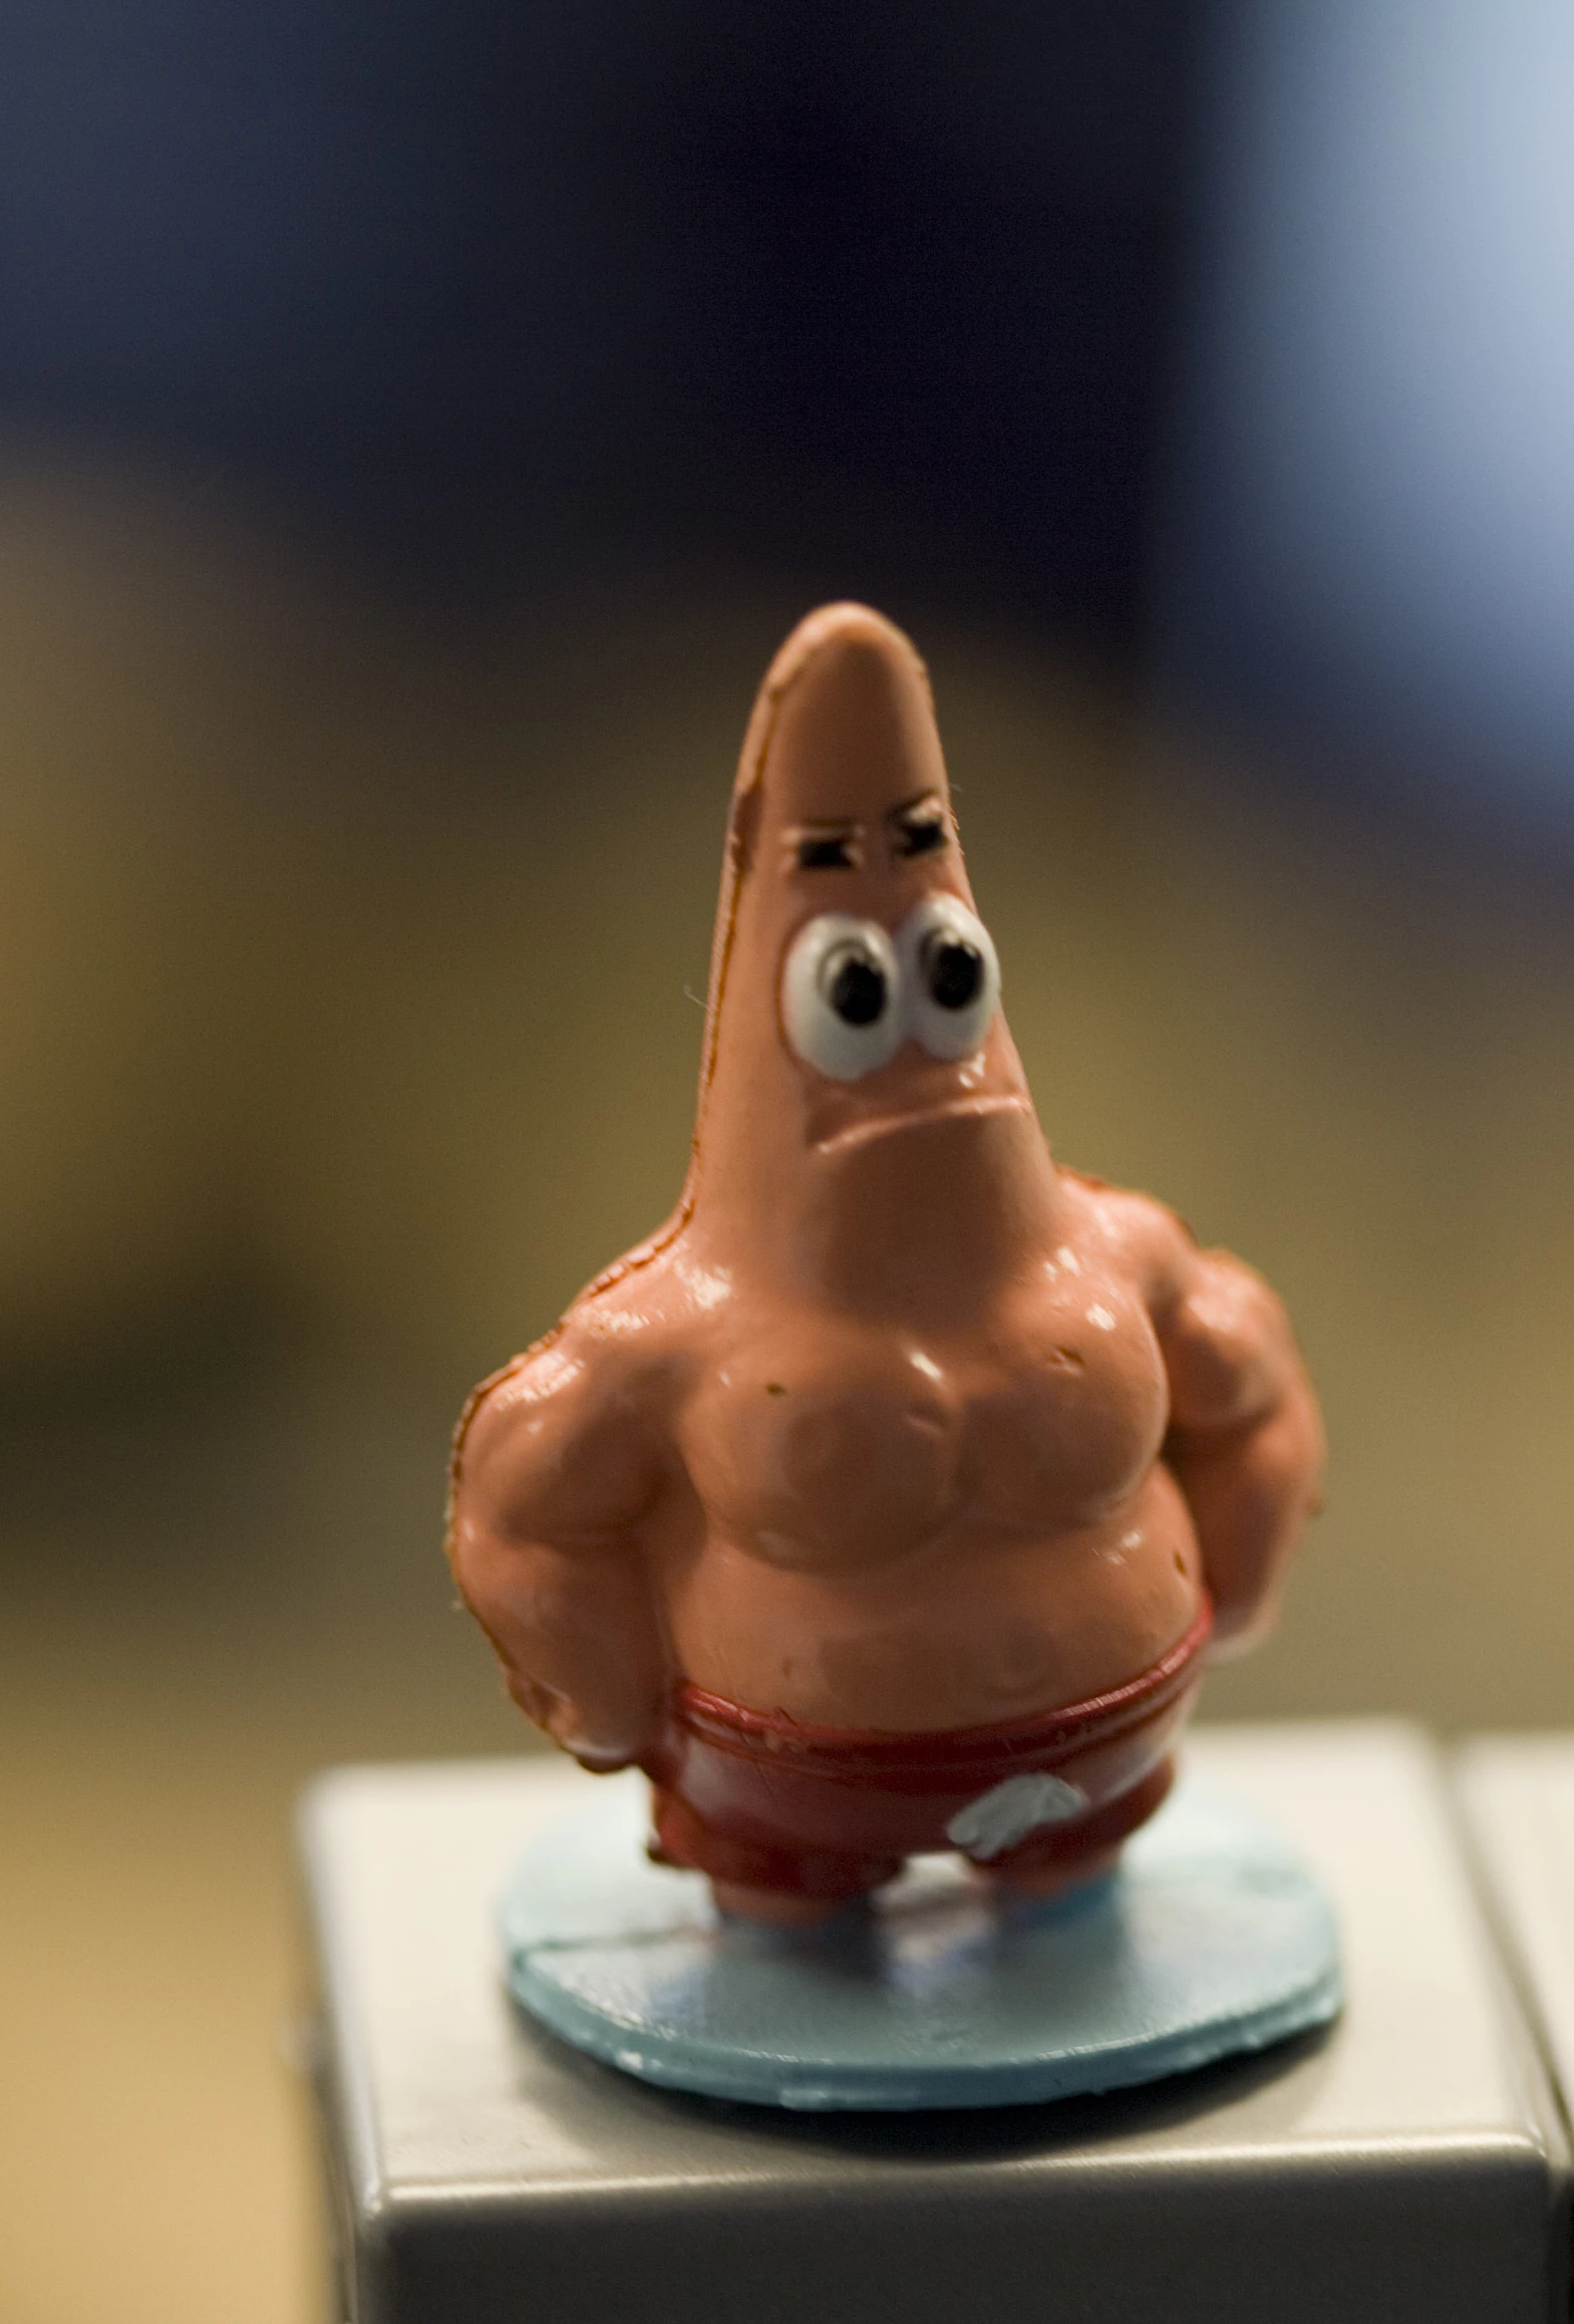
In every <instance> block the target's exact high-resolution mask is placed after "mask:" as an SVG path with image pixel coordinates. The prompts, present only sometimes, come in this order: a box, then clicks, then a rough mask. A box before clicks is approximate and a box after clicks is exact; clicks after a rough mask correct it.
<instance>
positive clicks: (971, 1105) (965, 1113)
mask: <svg viewBox="0 0 1574 2324" xmlns="http://www.w3.org/2000/svg"><path fill="white" fill-rule="evenodd" d="M1032 1111H1033V1103H1032V1100H1031V1099H1030V1098H1029V1097H1027V1096H1025V1095H1024V1094H1023V1093H1022V1092H1020V1091H1018V1090H1008V1091H1005V1092H998V1093H996V1094H993V1095H989V1096H974V1097H949V1098H940V1099H938V1100H937V1099H933V1098H931V1099H930V1101H929V1102H928V1104H926V1105H913V1106H906V1107H900V1108H898V1109H897V1110H896V1111H895V1112H893V1113H871V1114H866V1115H865V1116H864V1117H863V1118H862V1120H861V1121H855V1122H849V1123H848V1124H847V1126H846V1128H845V1129H840V1130H833V1131H832V1132H831V1134H830V1136H829V1137H828V1138H816V1139H815V1140H814V1141H813V1151H814V1152H815V1153H816V1154H826V1155H831V1154H845V1153H848V1152H849V1151H850V1150H851V1149H852V1148H854V1147H856V1146H867V1145H869V1144H871V1143H872V1142H873V1140H874V1139H876V1138H884V1137H888V1136H890V1135H891V1134H892V1133H893V1132H895V1131H897V1130H916V1129H922V1128H924V1127H925V1126H926V1125H927V1124H929V1123H931V1122H939V1121H955V1120H958V1119H965V1120H972V1119H982V1118H983V1117H984V1116H986V1115H988V1114H996V1113H1026V1114H1031V1113H1032Z"/></svg>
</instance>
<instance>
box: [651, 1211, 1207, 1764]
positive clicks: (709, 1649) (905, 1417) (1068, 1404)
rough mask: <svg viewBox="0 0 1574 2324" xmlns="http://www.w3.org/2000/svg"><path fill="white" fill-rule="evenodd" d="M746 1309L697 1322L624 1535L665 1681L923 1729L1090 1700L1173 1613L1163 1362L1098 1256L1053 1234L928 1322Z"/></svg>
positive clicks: (1179, 1524) (1125, 1671) (1137, 1311)
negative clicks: (643, 1568)
mask: <svg viewBox="0 0 1574 2324" xmlns="http://www.w3.org/2000/svg"><path fill="white" fill-rule="evenodd" d="M738 1305H740V1306H742V1305H744V1303H741V1302H740V1303H738ZM747 1317H748V1319H747V1325H742V1324H739V1323H735V1322H734V1321H733V1320H732V1318H731V1316H730V1314H729V1312H728V1311H727V1310H726V1309H725V1308H724V1309H723V1310H722V1311H720V1312H718V1313H717V1314H716V1315H715V1317H714V1320H712V1321H711V1322H710V1324H709V1327H708V1328H707V1329H706V1331H705V1332H704V1333H703V1334H702V1335H701V1340H700V1344H699V1345H698V1346H697V1347H696V1349H695V1351H694V1361H693V1364H692V1368H691V1369H690V1370H689V1376H688V1383H687V1387H686V1392H685V1393H684V1395H683V1397H682V1399H681V1403H680V1406H679V1409H678V1411H677V1413H676V1415H675V1450H676V1453H677V1455H678V1464H679V1467H680V1470H681V1476H682V1480H683V1483H682V1486H681V1488H680V1489H679V1490H678V1491H677V1492H676V1493H675V1494H673V1495H672V1496H670V1497H669V1499H668V1501H667V1503H666V1505H665V1506H664V1507H663V1508H661V1509H658V1510H657V1511H656V1512H655V1513H653V1516H652V1520H651V1522H650V1523H649V1525H648V1527H647V1529H646V1555H647V1557H648V1558H649V1560H650V1563H651V1571H652V1578H653V1581H654V1583H655V1585H656V1590H657V1593H658V1597H659V1599H660V1602H661V1607H662V1610H663V1613H664V1616H665V1621H666V1625H667V1630H668V1635H669V1638H670V1641H671V1647H672V1651H673V1654H674V1658H675V1660H676V1662H677V1664H678V1666H679V1670H680V1674H681V1675H682V1676H684V1677H686V1678H688V1679H690V1680H692V1681H693V1682H694V1683H696V1684H698V1685H700V1686H703V1687H706V1688H707V1689H709V1690H710V1691H712V1692H714V1693H717V1694H721V1695H725V1696H726V1697H728V1698H729V1699H731V1700H733V1701H737V1702H742V1703H745V1704H748V1705H750V1706H752V1707H754V1708H757V1709H768V1710H782V1711H786V1712H787V1713H788V1714H789V1715H791V1716H793V1717H797V1718H801V1719H804V1720H810V1721H813V1722H816V1723H820V1724H828V1725H836V1726H843V1727H864V1728H887V1729H896V1730H901V1731H917V1732H922V1731H925V1730H929V1731H933V1730H936V1729H944V1728H949V1727H959V1726H969V1725H974V1724H993V1723H996V1722H999V1721H1002V1720H1008V1719H1011V1718H1015V1717H1019V1716H1022V1717H1026V1716H1030V1715H1032V1714H1033V1713H1035V1712H1038V1711H1043V1710H1048V1709H1052V1708H1054V1707H1056V1706H1058V1705H1060V1704H1063V1703H1067V1702H1072V1701H1080V1700H1082V1699H1085V1698H1086V1697H1088V1696H1090V1695H1093V1694H1097V1693H1099V1692H1101V1691H1102V1690H1103V1689H1104V1688H1106V1687H1109V1686H1112V1685H1116V1684H1118V1683H1120V1682H1121V1681H1122V1680H1124V1679H1127V1678H1130V1677H1132V1676H1134V1675H1135V1674H1136V1673H1137V1672H1138V1671H1139V1670H1141V1669H1144V1668H1145V1667H1146V1666H1147V1665H1148V1664H1150V1663H1151V1662H1153V1661H1154V1660H1156V1659H1157V1658H1158V1657H1159V1656H1160V1655H1161V1654H1162V1653H1163V1652H1164V1651H1165V1650H1166V1649H1167V1648H1168V1647H1169V1646H1171V1645H1172V1644H1173V1643H1174V1642H1175V1640H1176V1639H1177V1638H1178V1637H1179V1636H1180V1635H1181V1634H1182V1633H1183V1632H1184V1631H1185V1630H1186V1629H1187V1628H1188V1626H1189V1625H1190V1623H1191V1621H1192V1620H1193V1619H1194V1618H1195V1615H1196V1612H1197V1608H1198V1604H1199V1598H1200V1578H1199V1559H1198V1554H1197V1547H1196V1541H1195V1537H1194V1534H1193V1531H1192V1527H1191V1523H1190V1519H1189V1517H1188V1515H1187V1511H1186V1507H1185V1504H1184V1502H1183V1501H1182V1499H1181V1496H1180V1493H1179V1491H1178V1489H1177V1488H1176V1486H1175V1485H1174V1483H1173V1481H1172V1479H1171V1478H1170V1476H1169V1475H1168V1472H1167V1471H1166V1470H1165V1469H1164V1468H1163V1467H1162V1465H1161V1464H1160V1463H1159V1460H1158V1454H1159V1447H1160V1444H1161V1442H1162V1439H1163V1435H1164V1430H1165V1425H1166V1420H1167V1415H1168V1399H1167V1392H1166V1387H1165V1379H1164V1369H1163V1364H1162V1361H1161V1358H1160V1355H1159V1350H1158V1346H1157V1343H1156V1341H1155V1339H1154V1336H1153V1331H1152V1327H1151V1325H1150V1323H1149V1320H1148V1317H1147V1314H1146V1312H1145V1309H1144V1307H1143V1306H1142V1304H1141V1301H1140V1299H1139V1298H1138V1296H1137V1291H1136V1287H1135V1285H1134V1284H1133V1282H1132V1281H1131V1280H1130V1278H1129V1273H1128V1272H1126V1273H1123V1272H1122V1271H1121V1270H1120V1268H1119V1267H1118V1266H1116V1265H1114V1264H1112V1263H1111V1261H1110V1258H1109V1255H1108V1254H1107V1253H1096V1252H1094V1251H1091V1250H1089V1249H1086V1248H1085V1249H1082V1250H1079V1249H1078V1248H1076V1247H1075V1246H1073V1245H1071V1244H1063V1245H1061V1246H1059V1247H1058V1248H1057V1249H1056V1250H1055V1251H1054V1252H1048V1253H1046V1254H1044V1255H1043V1257H1042V1259H1040V1260H1039V1261H1038V1262H1037V1263H1035V1264H1032V1265H1030V1266H1027V1267H1025V1268H1024V1269H1023V1271H1022V1274H1021V1276H1020V1277H1019V1279H1018V1281H1017V1283H1016V1285H1015V1286H1014V1287H1013V1289H1012V1290H1011V1291H1010V1292H1009V1294H1007V1295H1006V1296H1005V1297H1004V1298H1002V1299H1001V1300H999V1301H997V1302H995V1303H994V1304H993V1305H992V1308H991V1312H990V1313H989V1315H988V1316H987V1318H979V1319H978V1320H976V1321H975V1322H974V1323H973V1324H971V1325H970V1326H966V1327H961V1328H958V1327H955V1326H953V1327H952V1328H950V1329H948V1330H945V1331H937V1332H932V1333H919V1332H911V1331H905V1330H898V1329H893V1328H891V1327H889V1326H877V1325H875V1324H873V1323H871V1322H868V1321H862V1320H856V1319H849V1318H847V1317H844V1316H842V1315H840V1314H837V1313H835V1312H827V1311H826V1310H824V1309H817V1308H816V1309H804V1308H797V1307H790V1306H787V1305H781V1306H776V1307H773V1306H772V1305H771V1304H770V1303H765V1304H762V1302H761V1300H760V1299H759V1298H758V1297H756V1298H753V1299H751V1300H750V1302H749V1303H748V1304H747Z"/></svg>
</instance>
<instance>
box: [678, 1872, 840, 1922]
mask: <svg viewBox="0 0 1574 2324" xmlns="http://www.w3.org/2000/svg"><path fill="white" fill-rule="evenodd" d="M711 1894H712V1895H713V1896H714V1897H715V1899H716V1909H717V1911H718V1912H725V1913H727V1914H728V1916H729V1917H730V1918H732V1919H736V1920H755V1921H760V1922H762V1923H763V1924H764V1925H765V1926H766V1927H768V1928H824V1927H825V1926H826V1925H827V1924H828V1923H829V1922H830V1921H832V1920H834V1919H835V1917H836V1915H837V1913H838V1912H845V1911H846V1909H847V1907H848V1905H849V1904H851V1903H855V1902H857V1901H860V1899H858V1898H855V1897H851V1896H799V1895H797V1894H795V1893H794V1892H793V1891H792V1890H791V1889H789V1888H745V1887H744V1885H743V1883H742V1882H740V1881H712V1883H711Z"/></svg>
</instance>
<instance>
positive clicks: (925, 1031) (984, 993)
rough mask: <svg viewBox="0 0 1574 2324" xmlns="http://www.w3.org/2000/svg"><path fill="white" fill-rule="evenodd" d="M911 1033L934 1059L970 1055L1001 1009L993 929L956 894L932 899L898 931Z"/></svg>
mask: <svg viewBox="0 0 1574 2324" xmlns="http://www.w3.org/2000/svg"><path fill="white" fill-rule="evenodd" d="M896 950H897V956H898V958H899V959H900V961H901V966H902V999H903V1005H904V1013H905V1015H906V1018H907V1029H908V1031H909V1032H910V1033H911V1034H912V1036H913V1038H914V1039H915V1040H917V1041H921V1042H922V1043H923V1045H924V1047H925V1048H926V1049H927V1050H928V1051H929V1054H930V1055H931V1056H932V1057H970V1056H971V1055H972V1054H973V1052H974V1050H975V1049H976V1048H978V1047H979V1046H980V1045H981V1043H982V1041H983V1038H984V1035H985V1033H986V1032H987V1031H988V1030H989V1020H990V1018H991V1017H993V1016H994V1014H995V1012H996V1010H997V1009H998V1008H999V1007H1000V962H999V959H998V958H997V956H996V952H995V947H994V944H993V942H992V940H991V937H990V933H989V930H988V929H987V928H986V927H985V926H984V923H983V921H982V920H980V919H979V918H978V916H977V914H976V913H973V912H970V911H969V910H968V908H967V906H966V905H965V904H963V903H959V902H958V900H957V898H956V897H955V896H931V897H930V898H929V900H928V902H927V903H925V904H920V905H919V906H918V907H917V909H916V910H915V911H912V912H909V913H908V915H907V918H906V919H905V920H904V921H903V922H902V925H901V927H900V928H899V929H898V930H897V932H896Z"/></svg>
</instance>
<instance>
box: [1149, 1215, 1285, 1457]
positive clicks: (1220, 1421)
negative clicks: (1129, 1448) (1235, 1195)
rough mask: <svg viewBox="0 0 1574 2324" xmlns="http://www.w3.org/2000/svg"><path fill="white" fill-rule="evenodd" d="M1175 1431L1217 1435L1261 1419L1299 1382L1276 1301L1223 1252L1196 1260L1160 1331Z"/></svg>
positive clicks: (1259, 1280)
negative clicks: (1176, 1429)
mask: <svg viewBox="0 0 1574 2324" xmlns="http://www.w3.org/2000/svg"><path fill="white" fill-rule="evenodd" d="M1159 1343H1160V1345H1161V1347H1162V1349H1163V1353H1164V1364H1165V1369H1166V1371H1167V1372H1168V1375H1169V1396H1170V1419H1171V1425H1172V1426H1174V1427H1175V1428H1178V1429H1181V1430H1187V1431H1192V1430H1194V1431H1198V1432H1202V1433H1208V1434H1211V1433H1215V1432H1218V1431H1224V1430H1229V1429H1233V1428H1239V1427H1245V1426H1247V1425H1249V1424H1250V1423H1251V1422H1252V1421H1254V1420H1261V1419H1266V1418H1267V1417H1268V1415H1269V1414H1270V1413H1272V1412H1274V1411H1275V1410H1277V1408H1278V1406H1279V1405H1280V1404H1281V1403H1282V1402H1283V1400H1284V1397H1285V1395H1286V1393H1287V1392H1288V1391H1289V1389H1290V1388H1291V1386H1292V1385H1293V1383H1294V1382H1295V1380H1296V1379H1297V1378H1298V1377H1299V1374H1300V1358H1299V1357H1298V1356H1297V1354H1296V1351H1295V1343H1294V1340H1293V1339H1292V1337H1291V1334H1290V1325H1289V1321H1288V1319H1287V1317H1286V1315H1285V1311H1284V1308H1283V1307H1282V1306H1281V1305H1280V1303H1279V1301H1278V1299H1277V1298H1276V1297H1275V1296H1274V1294H1273V1293H1272V1292H1271V1291H1270V1290H1269V1288H1268V1286H1267V1285H1266V1284H1265V1283H1264V1282H1263V1280H1262V1278H1261V1276H1259V1275H1257V1274H1255V1273H1254V1272H1253V1271H1252V1269H1251V1268H1249V1267H1246V1266H1243V1265H1242V1263H1241V1262H1240V1261H1239V1260H1237V1259H1232V1258H1230V1257H1229V1256H1228V1254H1227V1253H1224V1252H1214V1251H1208V1252H1194V1253H1193V1254H1192V1255H1191V1264H1190V1266H1189V1268H1187V1269H1186V1271H1185V1274H1184V1277H1183V1279H1182V1281H1181V1283H1180V1284H1179V1286H1178V1287H1177V1296H1176V1297H1175V1299H1174V1301H1173V1304H1172V1305H1171V1306H1170V1307H1169V1309H1168V1312H1167V1313H1166V1314H1165V1315H1164V1317H1163V1319H1162V1321H1161V1324H1160V1327H1159Z"/></svg>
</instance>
